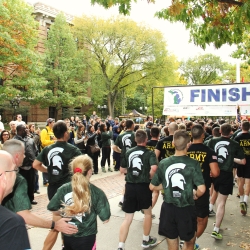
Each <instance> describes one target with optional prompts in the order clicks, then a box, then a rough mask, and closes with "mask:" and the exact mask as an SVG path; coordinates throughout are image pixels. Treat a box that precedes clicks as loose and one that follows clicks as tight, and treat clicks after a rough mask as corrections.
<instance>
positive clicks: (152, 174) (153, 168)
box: [149, 165, 158, 179]
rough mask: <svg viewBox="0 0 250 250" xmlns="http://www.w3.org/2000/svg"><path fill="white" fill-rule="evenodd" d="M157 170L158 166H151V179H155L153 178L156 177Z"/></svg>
mask: <svg viewBox="0 0 250 250" xmlns="http://www.w3.org/2000/svg"><path fill="white" fill-rule="evenodd" d="M157 168H158V166H157V165H152V166H151V169H150V172H149V174H150V179H152V178H153V176H154V174H155V172H156V170H157Z"/></svg>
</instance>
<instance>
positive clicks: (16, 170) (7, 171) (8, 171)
mask: <svg viewBox="0 0 250 250" xmlns="http://www.w3.org/2000/svg"><path fill="white" fill-rule="evenodd" d="M4 172H5V173H11V172H16V173H17V172H18V168H17V169H16V168H15V169H13V170H6V171H4ZM2 174H3V173H1V174H0V176H1V175H2Z"/></svg>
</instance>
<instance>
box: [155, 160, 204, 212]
mask: <svg viewBox="0 0 250 250" xmlns="http://www.w3.org/2000/svg"><path fill="white" fill-rule="evenodd" d="M151 183H152V184H153V185H154V186H159V185H160V184H162V186H163V189H164V198H163V199H164V201H165V202H166V203H172V204H173V205H175V206H177V207H186V206H193V205H194V199H193V187H194V185H195V186H200V185H202V184H204V180H203V177H202V173H201V168H200V163H199V162H198V161H197V160H194V159H191V158H189V157H188V156H170V157H168V158H166V159H163V160H161V162H160V163H159V166H158V169H157V171H156V173H155V175H154V177H153V179H152V181H151Z"/></svg>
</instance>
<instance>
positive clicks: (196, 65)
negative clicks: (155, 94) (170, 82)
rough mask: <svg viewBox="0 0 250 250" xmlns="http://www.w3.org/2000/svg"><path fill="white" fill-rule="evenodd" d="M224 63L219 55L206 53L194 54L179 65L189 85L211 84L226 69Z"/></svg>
mask: <svg viewBox="0 0 250 250" xmlns="http://www.w3.org/2000/svg"><path fill="white" fill-rule="evenodd" d="M226 66H227V64H226V63H223V62H222V61H221V59H220V57H218V56H215V55H212V54H206V55H199V56H195V57H194V58H190V59H188V60H187V61H183V62H182V63H181V65H180V70H181V71H182V72H183V73H182V76H183V77H184V78H185V79H186V80H187V81H188V82H189V84H191V85H199V84H211V83H214V82H215V81H216V80H218V78H219V77H220V76H221V75H222V74H223V73H224V72H225V71H226V69H227V68H226Z"/></svg>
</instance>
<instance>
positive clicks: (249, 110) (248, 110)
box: [240, 105, 250, 116]
mask: <svg viewBox="0 0 250 250" xmlns="http://www.w3.org/2000/svg"><path fill="white" fill-rule="evenodd" d="M240 114H241V115H246V116H250V106H249V105H243V106H241V105H240Z"/></svg>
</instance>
